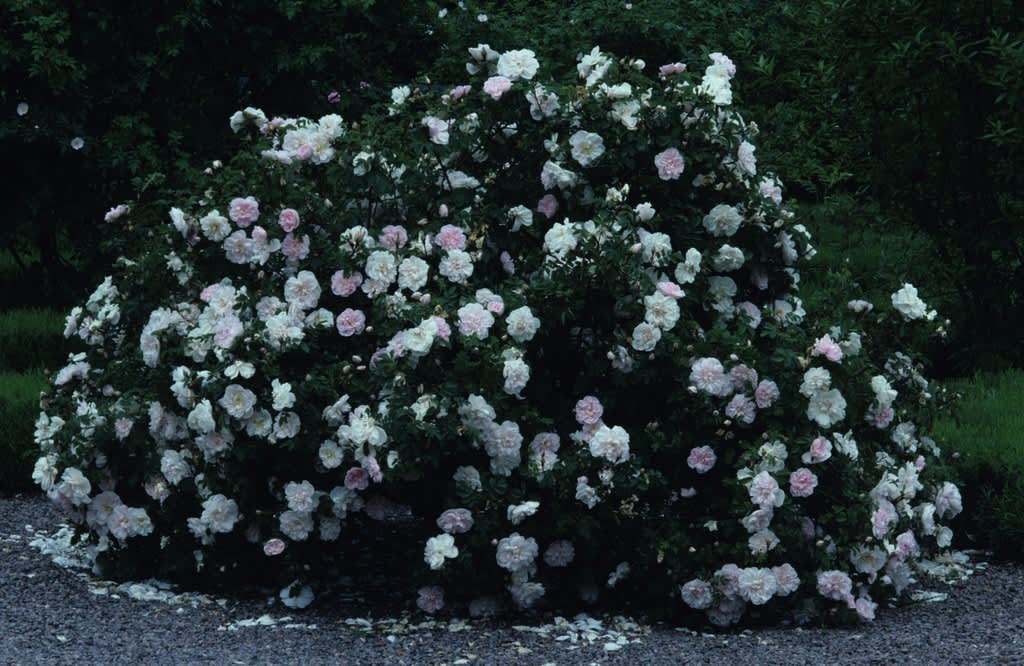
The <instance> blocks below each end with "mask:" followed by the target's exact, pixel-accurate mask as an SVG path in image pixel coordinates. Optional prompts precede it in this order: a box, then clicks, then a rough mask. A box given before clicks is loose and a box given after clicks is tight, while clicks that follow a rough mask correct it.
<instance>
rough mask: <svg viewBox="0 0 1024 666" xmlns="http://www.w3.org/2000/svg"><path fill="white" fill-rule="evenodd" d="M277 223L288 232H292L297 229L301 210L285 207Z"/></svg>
mask: <svg viewBox="0 0 1024 666" xmlns="http://www.w3.org/2000/svg"><path fill="white" fill-rule="evenodd" d="M277 223H278V224H279V225H281V228H282V229H284V230H285V232H286V233H291V232H293V231H295V227H297V226H299V212H298V211H297V210H295V209H294V208H285V209H284V210H282V211H281V214H280V215H278V217H277Z"/></svg>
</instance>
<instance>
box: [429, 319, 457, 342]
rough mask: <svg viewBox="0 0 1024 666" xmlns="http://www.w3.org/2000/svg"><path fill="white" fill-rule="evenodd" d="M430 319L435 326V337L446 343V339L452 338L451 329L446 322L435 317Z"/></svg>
mask: <svg viewBox="0 0 1024 666" xmlns="http://www.w3.org/2000/svg"><path fill="white" fill-rule="evenodd" d="M431 319H433V320H434V323H435V324H437V337H439V338H441V339H442V340H444V341H445V342H448V339H449V338H450V337H451V336H452V327H451V326H449V325H448V322H447V321H445V320H444V319H442V318H441V317H438V316H437V315H434V316H433V317H431Z"/></svg>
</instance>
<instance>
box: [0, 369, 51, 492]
mask: <svg viewBox="0 0 1024 666" xmlns="http://www.w3.org/2000/svg"><path fill="white" fill-rule="evenodd" d="M46 386H47V377H46V373H45V372H42V371H40V370H33V371H29V372H25V373H7V372H0V461H3V462H2V464H0V491H5V490H24V489H28V488H30V487H31V486H32V478H31V474H32V463H33V462H34V461H35V458H36V450H35V446H34V444H33V441H32V429H33V425H32V424H33V423H34V422H35V419H36V416H37V415H38V414H39V393H40V392H41V391H42V390H43V389H45V388H46Z"/></svg>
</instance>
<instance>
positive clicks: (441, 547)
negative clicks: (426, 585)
mask: <svg viewBox="0 0 1024 666" xmlns="http://www.w3.org/2000/svg"><path fill="white" fill-rule="evenodd" d="M458 556H459V549H458V548H456V547H455V537H453V536H452V535H451V534H439V535H437V536H436V537H431V538H429V539H427V546H426V548H424V549H423V561H424V562H426V563H427V565H429V566H430V568H431V569H434V570H437V569H440V568H441V567H443V566H444V561H445V560H446V559H454V558H456V557H458Z"/></svg>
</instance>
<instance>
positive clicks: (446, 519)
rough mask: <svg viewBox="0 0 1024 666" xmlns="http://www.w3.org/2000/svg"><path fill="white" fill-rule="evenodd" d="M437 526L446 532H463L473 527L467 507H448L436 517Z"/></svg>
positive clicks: (471, 517)
mask: <svg viewBox="0 0 1024 666" xmlns="http://www.w3.org/2000/svg"><path fill="white" fill-rule="evenodd" d="M437 526H438V527H439V528H441V530H442V531H444V532H447V533H448V534H463V533H465V532H468V531H469V530H471V529H472V528H473V514H472V513H470V511H469V509H448V510H447V511H445V512H444V513H442V514H441V515H440V516H438V518H437Z"/></svg>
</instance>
